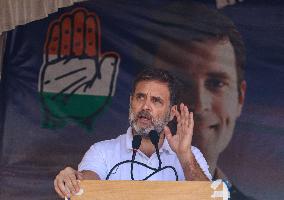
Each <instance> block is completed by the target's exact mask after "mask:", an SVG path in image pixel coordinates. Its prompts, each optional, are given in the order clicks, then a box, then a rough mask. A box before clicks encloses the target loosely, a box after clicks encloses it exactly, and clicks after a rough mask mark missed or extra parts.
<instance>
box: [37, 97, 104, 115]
mask: <svg viewBox="0 0 284 200" xmlns="http://www.w3.org/2000/svg"><path fill="white" fill-rule="evenodd" d="M54 95H56V94H55V93H48V92H42V93H41V97H42V100H43V104H44V107H45V108H46V109H47V110H48V111H49V112H50V114H51V115H52V116H54V117H56V118H79V119H84V118H86V117H89V116H91V115H92V114H94V113H95V112H97V111H98V110H99V109H100V108H101V107H102V106H103V105H104V104H105V102H106V100H107V96H93V95H77V94H73V95H71V96H70V95H68V94H61V95H59V96H57V97H56V98H52V97H54Z"/></svg>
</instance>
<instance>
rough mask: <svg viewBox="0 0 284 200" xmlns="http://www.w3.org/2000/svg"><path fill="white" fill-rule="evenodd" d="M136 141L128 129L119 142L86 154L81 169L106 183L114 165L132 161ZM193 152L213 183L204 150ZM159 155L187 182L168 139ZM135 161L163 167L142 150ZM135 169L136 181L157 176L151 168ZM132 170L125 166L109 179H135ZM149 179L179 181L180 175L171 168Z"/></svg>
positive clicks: (100, 145) (109, 142) (103, 144)
mask: <svg viewBox="0 0 284 200" xmlns="http://www.w3.org/2000/svg"><path fill="white" fill-rule="evenodd" d="M132 139H133V136H132V132H131V128H128V130H127V133H126V134H124V135H120V136H118V137H117V138H116V139H112V140H105V141H102V142H98V143H95V144H94V145H92V146H91V147H90V149H89V150H88V151H87V152H86V154H85V155H84V157H83V159H82V161H81V163H80V164H79V166H78V170H79V171H83V170H91V171H94V172H96V173H97V174H98V175H99V177H100V178H101V179H102V180H105V179H106V177H107V175H108V173H109V171H110V170H111V169H112V168H113V166H114V165H116V164H117V163H119V162H122V161H125V160H131V158H132ZM191 150H192V153H193V155H194V156H195V159H196V161H197V163H198V164H199V166H200V168H201V169H202V171H203V172H204V174H205V175H206V176H207V177H208V179H209V180H212V176H211V174H210V173H209V170H208V164H207V162H206V160H205V159H204V157H203V155H202V153H201V152H200V150H199V149H198V148H196V147H194V146H192V147H191ZM159 152H160V157H161V161H162V167H164V166H172V167H174V168H175V169H176V171H177V174H178V180H185V177H184V173H183V169H182V167H181V165H180V162H179V160H178V158H177V156H176V154H175V152H173V151H172V149H171V148H170V146H169V143H168V141H167V139H166V138H165V140H164V143H163V145H162V147H161V148H160V150H159ZM135 161H138V162H142V163H144V164H146V165H148V166H150V167H153V168H158V166H159V160H158V157H157V155H156V153H154V154H153V155H152V156H151V157H150V158H149V157H147V156H146V155H145V154H144V153H142V152H141V151H140V150H138V151H137V154H136V157H135ZM133 166H134V167H133V176H134V179H135V180H143V179H144V178H145V177H147V176H148V175H149V174H151V173H153V170H152V169H148V168H147V167H145V166H141V165H138V164H134V165H133ZM130 170H131V163H130V162H129V163H125V164H122V165H120V166H119V167H117V168H116V169H115V170H114V171H113V173H112V174H111V175H110V177H109V180H131V173H130ZM148 180H157V181H175V180H176V176H175V173H174V171H173V170H172V169H169V168H167V169H165V170H163V171H160V172H158V173H156V174H155V175H153V176H151V177H150V178H149V179H148Z"/></svg>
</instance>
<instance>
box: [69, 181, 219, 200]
mask: <svg viewBox="0 0 284 200" xmlns="http://www.w3.org/2000/svg"><path fill="white" fill-rule="evenodd" d="M220 186H221V187H218V188H215V189H218V190H221V191H222V185H220ZM80 187H81V189H82V190H81V191H80V192H79V193H81V194H77V195H75V196H72V197H71V200H159V199H162V200H209V199H211V200H212V199H216V200H222V199H223V198H222V197H211V196H212V194H213V193H214V192H216V191H215V190H213V189H212V187H211V182H209V181H103V180H84V181H81V182H80ZM221 191H220V192H221Z"/></svg>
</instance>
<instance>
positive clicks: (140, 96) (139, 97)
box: [136, 95, 144, 100]
mask: <svg viewBox="0 0 284 200" xmlns="http://www.w3.org/2000/svg"><path fill="white" fill-rule="evenodd" d="M136 99H137V100H143V99H144V96H143V95H137V96H136Z"/></svg>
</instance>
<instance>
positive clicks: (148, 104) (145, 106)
mask: <svg viewBox="0 0 284 200" xmlns="http://www.w3.org/2000/svg"><path fill="white" fill-rule="evenodd" d="M142 108H143V110H151V102H150V100H149V99H146V100H145V101H144V102H143V105H142Z"/></svg>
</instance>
